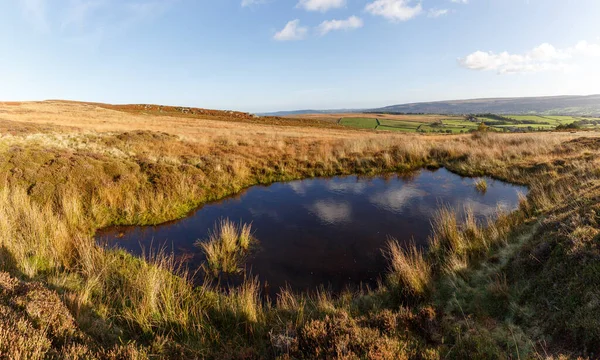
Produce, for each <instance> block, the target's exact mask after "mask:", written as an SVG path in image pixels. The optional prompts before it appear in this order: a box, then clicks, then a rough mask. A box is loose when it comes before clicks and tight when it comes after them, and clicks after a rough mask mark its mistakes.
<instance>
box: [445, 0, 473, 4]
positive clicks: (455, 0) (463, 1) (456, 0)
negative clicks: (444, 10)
mask: <svg viewBox="0 0 600 360" xmlns="http://www.w3.org/2000/svg"><path fill="white" fill-rule="evenodd" d="M450 2H453V3H455V4H468V3H469V0H450Z"/></svg>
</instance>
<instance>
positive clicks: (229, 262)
mask: <svg viewBox="0 0 600 360" xmlns="http://www.w3.org/2000/svg"><path fill="white" fill-rule="evenodd" d="M251 232H252V227H251V225H250V224H239V225H238V224H235V223H234V222H232V221H231V220H229V219H222V220H221V221H220V222H219V223H218V224H216V225H215V228H214V230H213V231H212V232H211V233H210V235H209V238H208V240H207V241H198V242H197V243H196V245H197V246H199V247H200V248H201V249H202V251H203V252H204V255H205V256H206V263H207V270H208V273H210V274H212V275H213V276H215V277H218V276H219V274H221V273H225V274H235V273H239V272H241V271H242V267H241V265H242V262H243V260H244V258H245V256H246V255H247V254H248V251H249V250H250V244H251V242H252V241H253V239H252V234H251Z"/></svg>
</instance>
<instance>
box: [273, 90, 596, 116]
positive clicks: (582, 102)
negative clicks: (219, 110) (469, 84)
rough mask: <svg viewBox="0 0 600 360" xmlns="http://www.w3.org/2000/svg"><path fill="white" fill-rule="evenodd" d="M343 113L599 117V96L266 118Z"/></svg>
mask: <svg viewBox="0 0 600 360" xmlns="http://www.w3.org/2000/svg"><path fill="white" fill-rule="evenodd" d="M342 112H389V113H406V114H420V113H424V114H483V113H494V114H514V115H518V114H538V115H573V116H600V95H589V96H545V97H523V98H491V99H472V100H452V101H435V102H422V103H412V104H401V105H391V106H386V107H382V108H376V109H368V110H364V109H363V110H359V109H352V110H344V111H342V110H296V111H282V112H277V113H271V114H268V115H274V116H286V115H302V114H327V113H342Z"/></svg>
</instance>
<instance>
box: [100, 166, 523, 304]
mask: <svg viewBox="0 0 600 360" xmlns="http://www.w3.org/2000/svg"><path fill="white" fill-rule="evenodd" d="M485 179H486V181H487V184H488V187H487V191H485V192H481V191H479V190H478V189H477V188H476V187H475V180H476V179H472V178H464V177H460V176H458V175H456V174H453V173H451V172H449V171H448V170H446V169H439V170H435V171H430V170H420V171H417V172H414V173H411V174H408V175H406V174H404V175H396V174H393V175H390V174H387V175H382V176H375V177H363V176H342V177H332V178H314V179H306V180H299V181H292V182H285V183H275V184H272V185H269V186H254V187H252V188H249V189H247V190H246V191H244V192H242V193H240V194H238V195H236V196H233V197H229V198H226V199H223V200H221V201H217V202H213V203H209V204H206V205H204V206H202V207H200V208H199V209H197V210H196V211H194V212H193V213H191V214H189V216H188V217H186V218H184V219H181V220H178V221H174V222H170V223H166V224H162V225H158V226H128V227H112V228H108V229H104V230H102V231H100V232H99V233H98V235H97V240H98V241H99V242H101V243H102V244H104V245H106V246H109V247H113V246H116V247H120V248H123V249H125V250H127V251H129V252H130V253H133V254H134V255H141V254H143V253H150V252H152V251H155V252H156V250H157V249H167V250H168V251H172V252H173V254H174V255H175V256H176V257H181V258H185V263H186V265H187V266H188V268H189V269H190V270H192V271H194V270H195V269H197V268H198V267H200V266H201V264H202V263H203V262H204V260H205V259H204V256H203V253H202V251H201V250H200V249H199V248H198V247H196V246H195V245H194V243H195V242H196V241H197V240H198V239H201V240H202V239H207V238H208V233H209V231H210V230H212V229H213V228H214V225H215V223H216V222H218V221H219V220H220V219H223V218H229V219H230V220H233V221H235V222H243V223H252V230H253V235H254V237H255V238H256V239H258V245H257V249H256V250H254V251H252V253H251V254H250V256H249V257H248V259H247V260H246V269H247V273H251V274H253V275H257V276H258V277H259V279H260V281H261V282H262V283H263V284H268V287H266V292H267V293H269V294H271V295H273V294H275V293H276V292H277V291H278V290H279V288H281V287H284V286H289V287H290V288H291V289H292V290H294V291H306V290H308V291H310V290H314V289H316V288H318V287H319V286H321V285H323V286H325V287H326V288H328V289H330V290H332V291H334V292H339V291H341V290H343V289H344V288H346V287H350V288H356V287H358V286H363V285H366V286H371V287H373V286H375V285H376V283H377V280H378V279H380V278H381V277H382V275H383V274H384V273H385V271H386V267H387V263H386V261H385V259H384V257H383V255H382V252H381V249H382V248H384V247H385V245H386V241H387V239H388V237H393V238H396V239H397V240H398V241H400V242H401V243H407V242H409V241H413V240H414V241H415V242H416V243H417V245H419V246H425V245H426V244H427V238H428V236H429V235H430V233H431V224H430V222H431V219H432V216H433V215H434V214H435V212H436V210H437V209H439V207H440V206H441V205H449V206H451V207H454V208H456V209H459V210H461V211H462V210H463V209H464V207H465V206H469V207H471V208H472V209H473V211H474V213H475V215H476V216H477V217H478V218H480V219H483V218H485V217H488V216H493V215H494V214H495V212H496V210H497V207H498V206H501V207H503V208H504V209H506V210H512V209H515V208H516V207H517V205H518V194H519V192H521V193H524V194H525V193H527V188H525V187H522V186H516V185H512V184H507V183H504V182H501V181H497V180H493V179H490V178H485Z"/></svg>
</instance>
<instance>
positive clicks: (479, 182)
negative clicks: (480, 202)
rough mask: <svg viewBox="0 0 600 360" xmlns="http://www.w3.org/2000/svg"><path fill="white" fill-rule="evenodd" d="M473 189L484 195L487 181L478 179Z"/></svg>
mask: <svg viewBox="0 0 600 360" xmlns="http://www.w3.org/2000/svg"><path fill="white" fill-rule="evenodd" d="M475 188H476V189H477V190H478V191H479V192H481V193H483V194H485V193H486V192H487V189H488V183H487V181H486V180H485V179H478V180H476V181H475Z"/></svg>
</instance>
